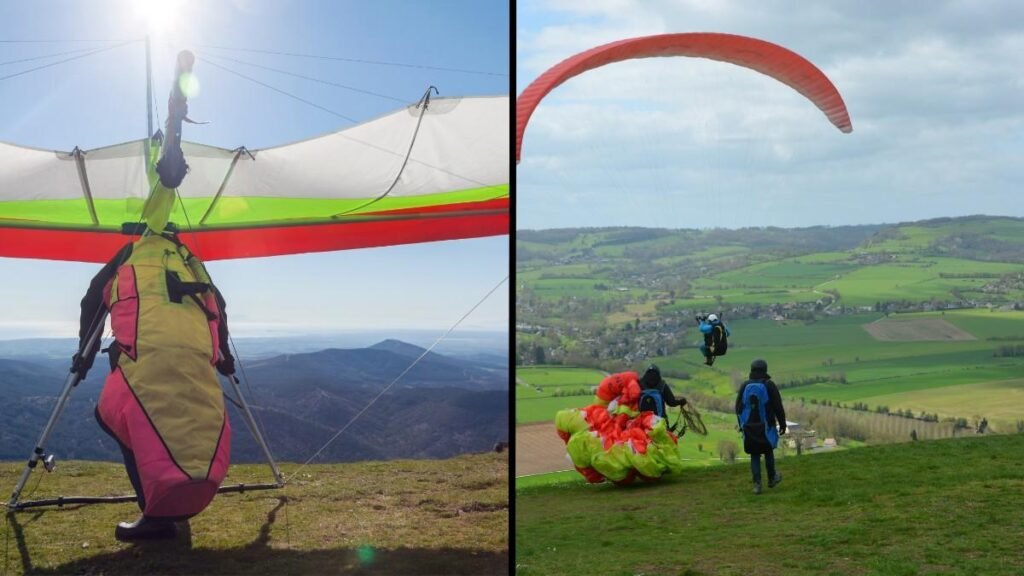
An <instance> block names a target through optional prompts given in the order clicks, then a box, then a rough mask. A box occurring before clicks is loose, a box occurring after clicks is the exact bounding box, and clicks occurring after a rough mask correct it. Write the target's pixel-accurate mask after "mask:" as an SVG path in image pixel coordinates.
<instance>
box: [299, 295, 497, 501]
mask: <svg viewBox="0 0 1024 576" xmlns="http://www.w3.org/2000/svg"><path fill="white" fill-rule="evenodd" d="M507 280H508V275H505V277H504V278H502V279H501V281H500V282H498V283H497V284H495V285H494V288H491V290H490V291H489V292H488V293H487V294H485V295H484V297H483V298H481V299H480V301H478V302H477V303H476V304H474V305H473V307H472V308H470V309H469V311H468V312H466V313H465V314H463V315H462V318H459V319H458V321H457V322H455V324H452V327H451V328H449V329H448V331H447V332H445V333H444V334H442V335H441V336H440V337H439V338H438V339H437V340H434V343H433V344H431V345H430V347H429V348H427V349H426V350H424V351H423V353H422V354H420V355H419V357H418V358H416V359H415V360H413V361H412V364H410V365H409V367H408V368H406V369H405V370H403V371H402V373H401V374H399V375H398V376H396V377H395V379H394V380H392V381H391V383H390V384H388V385H387V386H385V387H384V389H383V390H381V391H380V392H379V393H377V395H376V396H374V398H373V400H370V403H369V404H367V405H366V406H365V407H364V408H363V409H362V410H360V411H359V412H358V413H356V415H355V416H353V417H352V419H351V420H349V421H348V423H347V424H345V425H344V426H343V427H342V428H341V430H338V431H337V432H336V433H335V434H334V436H331V439H330V440H328V441H327V442H325V443H324V445H323V446H321V447H320V449H319V450H317V451H316V453H315V454H313V455H312V456H310V457H309V459H308V460H306V461H305V462H303V463H302V465H301V466H299V467H298V468H296V469H295V471H294V472H292V473H291V475H289V476H288V477H287V478H285V481H284V482H285V484H287V483H288V482H290V481H291V479H292V478H294V477H295V475H296V474H298V473H299V471H301V470H302V469H303V468H305V467H306V466H307V465H309V463H310V462H312V461H313V460H314V459H316V457H317V456H319V455H320V453H321V452H323V451H324V450H326V449H327V447H328V446H330V445H331V443H332V442H334V441H335V440H337V439H338V436H341V434H342V433H343V432H344V431H345V430H347V429H348V427H349V426H351V425H352V423H353V422H355V421H356V420H358V419H359V417H360V416H362V415H363V413H365V412H366V411H367V410H369V409H370V406H373V405H374V403H375V402H377V400H379V399H380V397H381V396H383V395H384V394H385V393H386V392H387V391H388V390H390V389H391V387H392V386H394V385H395V384H396V383H397V382H398V381H399V380H401V379H402V376H405V375H406V374H407V373H408V372H409V371H410V370H412V369H413V367H415V366H416V365H417V364H419V362H420V360H422V359H423V358H424V357H425V356H426V355H427V354H430V351H431V350H433V349H434V347H435V346H437V345H438V344H440V343H441V341H442V340H444V339H445V338H447V337H448V335H449V334H451V333H452V331H454V330H455V329H456V328H457V327H458V326H459V324H462V321H463V320H465V319H466V318H468V317H469V315H470V314H472V313H473V312H474V311H475V310H476V309H477V308H479V307H480V305H481V304H483V303H484V302H486V301H487V299H488V298H490V297H491V294H494V292H495V291H496V290H497V289H498V288H500V287H501V285H502V284H504V283H505V282H506V281H507Z"/></svg>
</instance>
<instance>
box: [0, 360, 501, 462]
mask: <svg viewBox="0 0 1024 576" xmlns="http://www.w3.org/2000/svg"><path fill="white" fill-rule="evenodd" d="M423 352H424V350H423V349H422V348H419V347H416V346H413V345H410V344H406V343H403V342H398V341H384V342H381V343H379V344H378V345H376V346H371V347H369V348H359V349H329V350H321V351H318V352H310V353H300V354H285V355H280V356H275V357H270V358H265V359H262V360H256V361H252V362H246V363H244V365H243V369H244V375H245V377H246V379H247V380H248V386H243V393H244V394H246V396H247V398H248V399H249V402H250V404H251V406H252V408H253V411H254V413H255V416H256V418H257V419H258V420H259V421H260V422H261V423H262V427H263V428H264V430H265V434H266V438H267V441H268V443H269V444H270V446H271V448H272V450H273V453H274V455H275V457H276V458H278V459H280V460H283V461H304V460H305V459H306V458H308V457H309V456H311V455H312V454H313V453H314V452H315V451H316V449H317V448H319V447H320V446H321V445H322V444H323V443H324V442H326V441H327V440H328V439H329V438H331V437H332V436H333V435H334V434H335V433H336V432H337V431H338V430H339V429H340V428H341V427H342V426H344V425H345V424H346V423H347V422H349V420H350V419H351V418H353V417H354V416H355V415H356V414H357V413H359V412H360V411H361V410H363V409H364V408H366V407H367V405H368V404H370V403H371V401H373V400H374V398H375V397H377V396H378V395H379V394H381V393H382V391H383V390H384V389H385V388H386V387H387V386H388V385H389V384H391V383H392V382H393V381H394V380H395V379H396V378H397V377H398V376H399V375H400V374H402V372H403V371H404V370H405V369H406V368H407V367H408V366H409V365H410V364H411V362H412V360H413V359H415V358H416V357H418V356H420V355H421V354H422V353H423ZM67 365H68V362H67V361H66V360H50V359H45V358H38V357H37V358H33V359H31V360H12V359H4V358H0V400H2V406H0V410H2V415H3V418H4V420H3V421H4V425H3V426H0V458H3V459H18V460H20V459H23V458H25V457H27V455H28V454H29V452H30V451H31V448H32V446H33V445H34V443H35V442H36V439H37V437H38V434H39V432H40V431H41V430H42V428H43V425H44V424H45V423H46V419H47V417H48V416H49V413H50V410H51V409H52V406H53V403H54V400H55V398H56V396H57V395H58V394H59V392H60V389H61V386H62V384H63V382H64V378H65V376H66V374H67V372H66V371H67ZM104 366H105V357H101V358H98V359H97V361H96V365H95V366H94V368H93V370H92V371H91V372H90V374H89V376H88V378H87V379H86V380H85V381H84V382H82V383H81V384H80V385H79V388H78V389H77V390H75V391H74V392H73V394H72V395H71V400H70V402H69V403H68V406H67V408H66V410H65V413H64V415H62V417H61V420H60V422H59V425H58V426H57V428H56V429H55V431H54V435H53V437H52V439H51V441H50V442H49V446H48V448H49V449H50V451H52V452H54V453H55V454H57V455H58V457H59V458H62V459H64V458H76V459H107V460H119V459H120V452H119V450H118V448H117V446H116V444H115V443H114V442H113V440H112V439H110V438H109V437H108V436H106V435H105V434H104V433H103V432H102V431H101V430H100V429H99V427H98V426H97V425H96V422H95V419H94V416H93V410H94V407H95V402H96V399H97V398H98V397H99V391H100V390H101V388H102V383H103V376H104V370H103V368H104ZM239 375H240V376H241V375H242V374H239ZM229 417H230V418H231V422H232V427H233V429H234V434H233V441H232V460H233V461H236V462H258V461H261V460H262V456H261V453H260V452H259V449H258V447H257V445H256V443H255V441H254V440H253V439H252V437H251V435H250V434H249V432H248V431H247V430H246V427H245V424H244V421H243V419H242V418H241V416H240V415H239V413H238V411H237V409H236V408H235V407H234V406H233V405H230V404H229ZM508 418H509V404H508V377H507V373H503V372H500V371H496V370H494V369H493V368H492V367H489V366H482V367H480V366H477V365H475V364H472V363H470V362H467V361H464V360H460V359H455V358H449V357H446V356H442V355H439V354H435V353H430V354H427V355H426V356H425V357H424V358H423V359H422V360H421V361H420V362H419V363H418V364H417V365H416V366H415V367H414V368H413V369H411V370H409V372H408V373H406V374H405V375H404V376H402V378H401V380H399V381H398V383H397V384H395V385H394V387H392V388H391V389H389V390H388V391H387V392H385V393H383V395H382V396H380V398H379V400H377V401H376V402H375V403H374V404H373V405H372V406H370V407H369V408H368V409H366V412H365V413H364V414H362V415H361V416H360V417H359V420H357V421H356V422H355V424H354V425H353V426H351V427H350V428H348V429H347V430H346V431H345V433H343V434H342V435H341V436H340V437H339V438H338V439H337V440H336V441H335V442H334V443H333V444H331V446H330V447H329V448H328V449H327V450H325V451H324V453H323V454H322V455H321V456H320V457H319V459H318V461H321V462H340V461H357V460H378V459H393V458H447V457H451V456H454V455H457V454H463V453H467V452H481V451H487V450H490V449H491V448H492V447H493V446H494V444H495V442H497V441H502V440H507V439H508Z"/></svg>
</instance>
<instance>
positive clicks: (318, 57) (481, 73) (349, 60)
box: [202, 44, 508, 77]
mask: <svg viewBox="0 0 1024 576" xmlns="http://www.w3.org/2000/svg"><path fill="white" fill-rule="evenodd" d="M202 47H203V48H216V49H218V50H233V51H236V52H255V53H257V54H274V55H276V56H293V57H296V58H317V59H320V60H337V61H339V62H355V63H357V64H374V65H377V66H398V67H402V68H419V69H423V70H437V71H439V72H459V73H461V74H479V75H482V76H504V77H507V76H508V74H505V73H501V72H487V71H483V70H466V69H464V68H442V67H440V66H424V65H422V64H403V63H401V62H383V61H380V60H361V59H358V58H342V57H339V56H319V55H316V54H296V53H294V52H277V51H274V50H257V49H255V48H232V47H230V46H212V45H209V44H207V45H204V46H202Z"/></svg>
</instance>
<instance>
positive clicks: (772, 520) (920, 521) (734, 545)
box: [515, 435, 1024, 576]
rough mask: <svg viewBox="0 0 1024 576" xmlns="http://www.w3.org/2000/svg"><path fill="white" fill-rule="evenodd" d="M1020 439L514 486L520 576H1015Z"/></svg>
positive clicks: (1023, 530) (1020, 521) (1019, 569)
mask: <svg viewBox="0 0 1024 576" xmlns="http://www.w3.org/2000/svg"><path fill="white" fill-rule="evenodd" d="M1022 451H1024V435H1012V436H995V437H985V438H969V439H960V440H938V441H932V442H918V443H910V444H900V445H888V446H881V447H875V448H866V449H861V450H850V451H843V452H838V453H832V454H821V455H816V456H814V457H813V458H812V457H792V456H791V457H788V458H786V459H783V460H780V461H779V469H780V471H781V472H782V473H783V474H784V476H785V481H784V482H783V484H782V485H781V486H780V487H778V488H775V489H773V490H768V489H767V488H766V493H765V494H763V495H762V496H754V495H753V494H751V493H750V476H749V469H748V468H747V466H746V464H745V463H743V464H737V465H736V466H734V467H732V466H730V467H715V468H709V469H704V470H701V469H696V470H688V471H686V472H685V473H684V474H682V475H681V476H679V477H676V478H673V479H671V480H668V481H664V482H662V483H660V484H655V485H634V486H631V487H628V488H617V487H614V486H610V485H598V486H587V485H579V484H561V485H554V486H537V487H531V488H523V489H519V490H517V491H516V500H515V506H516V511H515V518H516V526H515V540H516V543H515V547H516V567H517V568H516V572H517V574H522V575H527V574H610V575H611V574H647V575H651V574H689V575H697V574H736V575H744V576H749V575H756V574H787V575H799V574H808V575H810V574H814V575H817V574H843V575H846V574H896V575H908V576H909V575H913V574H927V573H943V574H986V575H1000V574H1021V573H1024V555H1022V554H1021V553H1020V550H1022V549H1024V461H1022V460H1021V458H1020V457H1019V455H1020V454H1021V453H1022Z"/></svg>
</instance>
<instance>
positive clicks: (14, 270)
mask: <svg viewBox="0 0 1024 576" xmlns="http://www.w3.org/2000/svg"><path fill="white" fill-rule="evenodd" d="M149 7H153V8H154V9H166V8H170V11H169V13H168V14H167V15H166V16H165V17H164V18H162V19H161V22H163V23H166V26H162V27H163V28H165V29H163V30H152V33H153V41H152V46H153V75H154V80H155V84H156V90H155V92H156V99H157V102H158V108H157V109H158V113H159V115H160V118H161V119H162V118H163V117H164V116H165V115H166V101H167V92H168V84H169V82H170V80H171V78H170V76H171V74H172V71H173V62H174V55H175V54H176V53H177V51H178V50H180V49H182V48H189V49H192V50H194V51H196V52H197V54H198V55H199V57H200V58H203V57H204V56H207V57H209V55H213V54H221V55H223V56H228V57H231V58H234V59H236V60H241V61H246V62H253V63H257V64H261V65H263V66H270V67H274V68H280V69H284V70H287V71H290V72H292V73H296V74H303V75H307V76H313V77H316V78H320V79H323V80H326V81H329V82H334V83H339V84H345V85H348V86H352V87H355V88H358V89H361V90H366V91H371V92H376V93H378V94H382V95H384V96H390V97H392V98H398V99H400V100H403V101H406V102H412V101H416V100H418V99H419V97H420V96H421V95H422V93H423V92H424V90H425V89H426V88H427V86H428V85H435V86H437V88H438V89H439V91H440V94H441V95H442V96H465V95H491V94H508V92H509V83H510V82H509V79H510V76H509V50H510V48H509V45H510V39H509V5H508V2H503V1H500V0H499V1H487V2H476V1H474V0H462V1H454V0H437V1H432V2H429V3H420V2H411V1H408V2H406V1H375V2H341V1H337V2H335V1H328V0H323V1H316V2H314V1H304V2H274V1H270V0H266V1H260V2H257V1H252V0H218V1H202V2H201V1H199V0H160V1H159V2H157V1H146V0H139V1H129V0H109V1H102V2H101V1H90V2H71V1H63V2H53V1H51V2H32V3H28V2H19V3H15V2H4V3H0V77H4V76H7V75H10V74H14V73H17V72H20V71H22V70H27V69H29V68H32V67H35V66H39V65H41V64H45V63H49V62H56V61H58V60H61V59H64V58H69V57H72V56H75V55H77V54H78V53H74V54H67V55H65V56H60V57H53V58H49V59H43V60H37V61H31V62H22V63H11V61H14V60H22V59H27V58H33V57H36V56H42V55H49V54H57V53H62V52H68V51H71V50H77V49H80V48H83V47H101V46H104V45H106V44H103V43H98V44H97V43H82V42H68V41H69V40H122V39H124V40H130V39H136V38H141V37H142V36H144V35H145V33H146V31H147V27H148V26H149V24H148V23H147V17H146V12H147V10H148V8H149ZM11 40H46V41H59V42H34V43H23V42H10V41H11ZM214 46H227V47H233V48H252V49H260V50H272V51H279V52H292V53H304V54H314V55H322V56H334V57H344V58H351V59H360V60H375V61H384V62H391V63H398V64H406V66H386V65H371V64H367V63H356V62H342V61H336V60H324V59H302V58H295V57H287V56H278V55H268V54H257V53H251V52H238V51H228V50H224V49H219V48H215V47H214ZM144 54H145V52H144V48H143V44H142V43H139V42H136V43H133V44H129V45H127V46H123V47H120V48H116V49H113V50H111V51H108V52H104V53H100V54H96V55H92V56H89V57H87V58H82V59H79V60H75V61H72V62H68V63H65V64H60V65H56V66H53V67H50V68H47V69H45V70H39V71H37V72H32V73H30V74H25V75H23V76H17V77H12V78H8V79H6V80H0V102H3V106H0V140H2V141H5V142H10V143H14V144H19V145H25V146H34V147H39V148H45V149H55V150H71V149H72V148H74V147H75V146H80V147H82V148H83V149H88V148H93V147H98V146H105V145H110V144H116V143H120V142H125V141H129V140H135V139H139V138H142V137H144V136H145V134H146V130H147V128H146V96H145V56H144ZM214 60H215V61H216V62H218V63H220V64H223V65H225V66H228V67H229V68H232V69H234V70H236V71H238V72H241V73H243V74H245V75H248V76H251V77H253V78H256V79H258V80H260V81H261V82H265V83H268V84H271V85H273V86H276V87H278V88H280V89H282V90H285V91H288V92H291V93H294V94H296V95H298V96H300V97H302V98H305V99H307V100H310V101H312V102H314V103H316V104H318V105H320V106H323V107H326V108H329V109H331V110H333V111H335V112H337V113H338V114H341V115H345V116H349V117H352V118H355V119H357V120H369V119H371V118H373V117H375V116H378V115H381V114H384V113H387V112H390V111H393V110H395V109H397V108H399V107H401V106H402V103H401V102H396V101H394V100H391V99H388V98H382V97H379V96H372V95H367V94H365V93H359V92H355V91H349V90H344V89H340V88H336V87H331V86H325V85H323V84H317V83H313V82H309V81H305V80H302V79H298V78H294V77H290V76H287V75H283V74H278V73H275V72H271V71H267V70H261V69H259V68H255V67H252V66H247V65H245V64H241V63H239V62H232V61H230V60H223V59H220V60H216V59H214ZM426 67H435V68H436V67H442V68H455V69H464V70H470V71H479V72H488V73H489V74H469V73H460V72H451V71H442V70H435V69H430V68H426ZM195 73H196V76H197V77H198V78H199V81H200V87H201V88H200V93H199V95H198V97H195V98H193V99H191V100H190V102H189V112H190V116H191V117H192V118H195V119H197V120H206V121H210V122H211V123H210V124H208V125H204V126H192V125H186V127H185V139H186V140H191V141H195V142H201V143H204V144H212V145H215V146H222V147H226V148H235V147H237V146H240V145H245V146H247V147H248V148H260V147H267V146H273V145H278V144H283V143H286V142H291V141H295V140H299V139H304V138H309V137H312V136H316V135H319V134H323V133H326V132H332V131H335V130H338V129H341V128H345V127H348V126H351V125H352V123H351V122H349V121H347V120H345V119H343V118H341V117H339V116H337V115H332V114H330V113H326V112H324V111H322V110H318V109H316V108H314V107H311V106H307V105H304V104H302V103H300V102H297V101H295V100H292V99H289V98H287V97H285V96H282V95H280V94H278V93H276V92H273V91H271V90H269V89H266V88H263V87H260V86H258V85H256V84H253V83H250V82H248V81H246V80H244V79H241V78H239V77H237V76H234V75H231V74H228V73H226V72H224V71H222V70H219V69H216V68H213V67H211V66H209V65H204V62H203V61H202V60H200V61H199V62H197V64H196V68H195ZM508 258H509V240H508V237H507V236H504V237H494V238H487V239H475V240H461V241H452V242H438V243H430V244H419V245H411V246H398V247H389V248H376V249H367V250H353V251H343V252H335V253H327V254H313V255H298V256H287V257H275V258H262V259H253V260H242V261H230V262H213V263H211V264H210V266H209V269H210V272H211V275H212V276H213V278H214V281H215V282H217V284H218V286H219V287H220V288H221V290H222V292H223V293H224V294H225V296H226V298H227V300H228V310H229V318H230V319H231V323H232V327H233V329H234V331H235V333H236V334H238V335H241V336H246V335H262V334H267V333H270V332H275V333H277V332H280V331H289V332H305V331H314V330H316V331H322V330H336V329H344V330H351V329H360V328H373V329H381V328H383V329H387V328H395V329H398V328H429V329H437V330H438V331H439V332H440V331H443V330H446V329H447V328H448V327H450V326H451V325H452V324H454V323H455V321H456V320H458V319H459V317H461V316H462V315H463V314H464V313H465V312H466V311H468V310H469V309H470V308H471V307H472V306H473V304H475V303H476V302H477V301H478V300H479V299H480V298H482V297H483V296H484V294H486V293H487V292H488V291H489V290H490V289H491V288H493V287H494V286H495V285H496V284H497V283H498V282H499V281H500V280H501V279H502V278H503V277H504V276H505V275H506V274H508V269H509V265H508ZM98 269H99V266H98V265H91V264H78V263H53V262H42V261H30V260H13V259H2V258H0V279H2V280H0V338H17V337H30V336H58V335H70V334H73V333H77V321H78V303H79V300H80V299H81V297H82V295H83V293H84V292H85V290H86V288H87V287H88V283H89V280H90V279H91V277H92V276H93V275H94V274H95V273H96V271H98ZM508 291H509V289H508V284H506V285H505V286H503V287H502V288H501V289H499V291H498V292H496V293H495V294H494V295H493V296H492V297H491V298H490V299H489V300H488V301H487V302H486V303H485V304H484V305H483V306H481V307H480V308H479V309H478V310H477V311H476V312H475V313H474V314H473V315H472V316H471V317H469V318H468V319H467V320H466V321H465V322H464V323H463V325H462V326H463V327H464V329H488V330H496V329H498V330H502V329H507V326H508V306H509V304H508Z"/></svg>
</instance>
